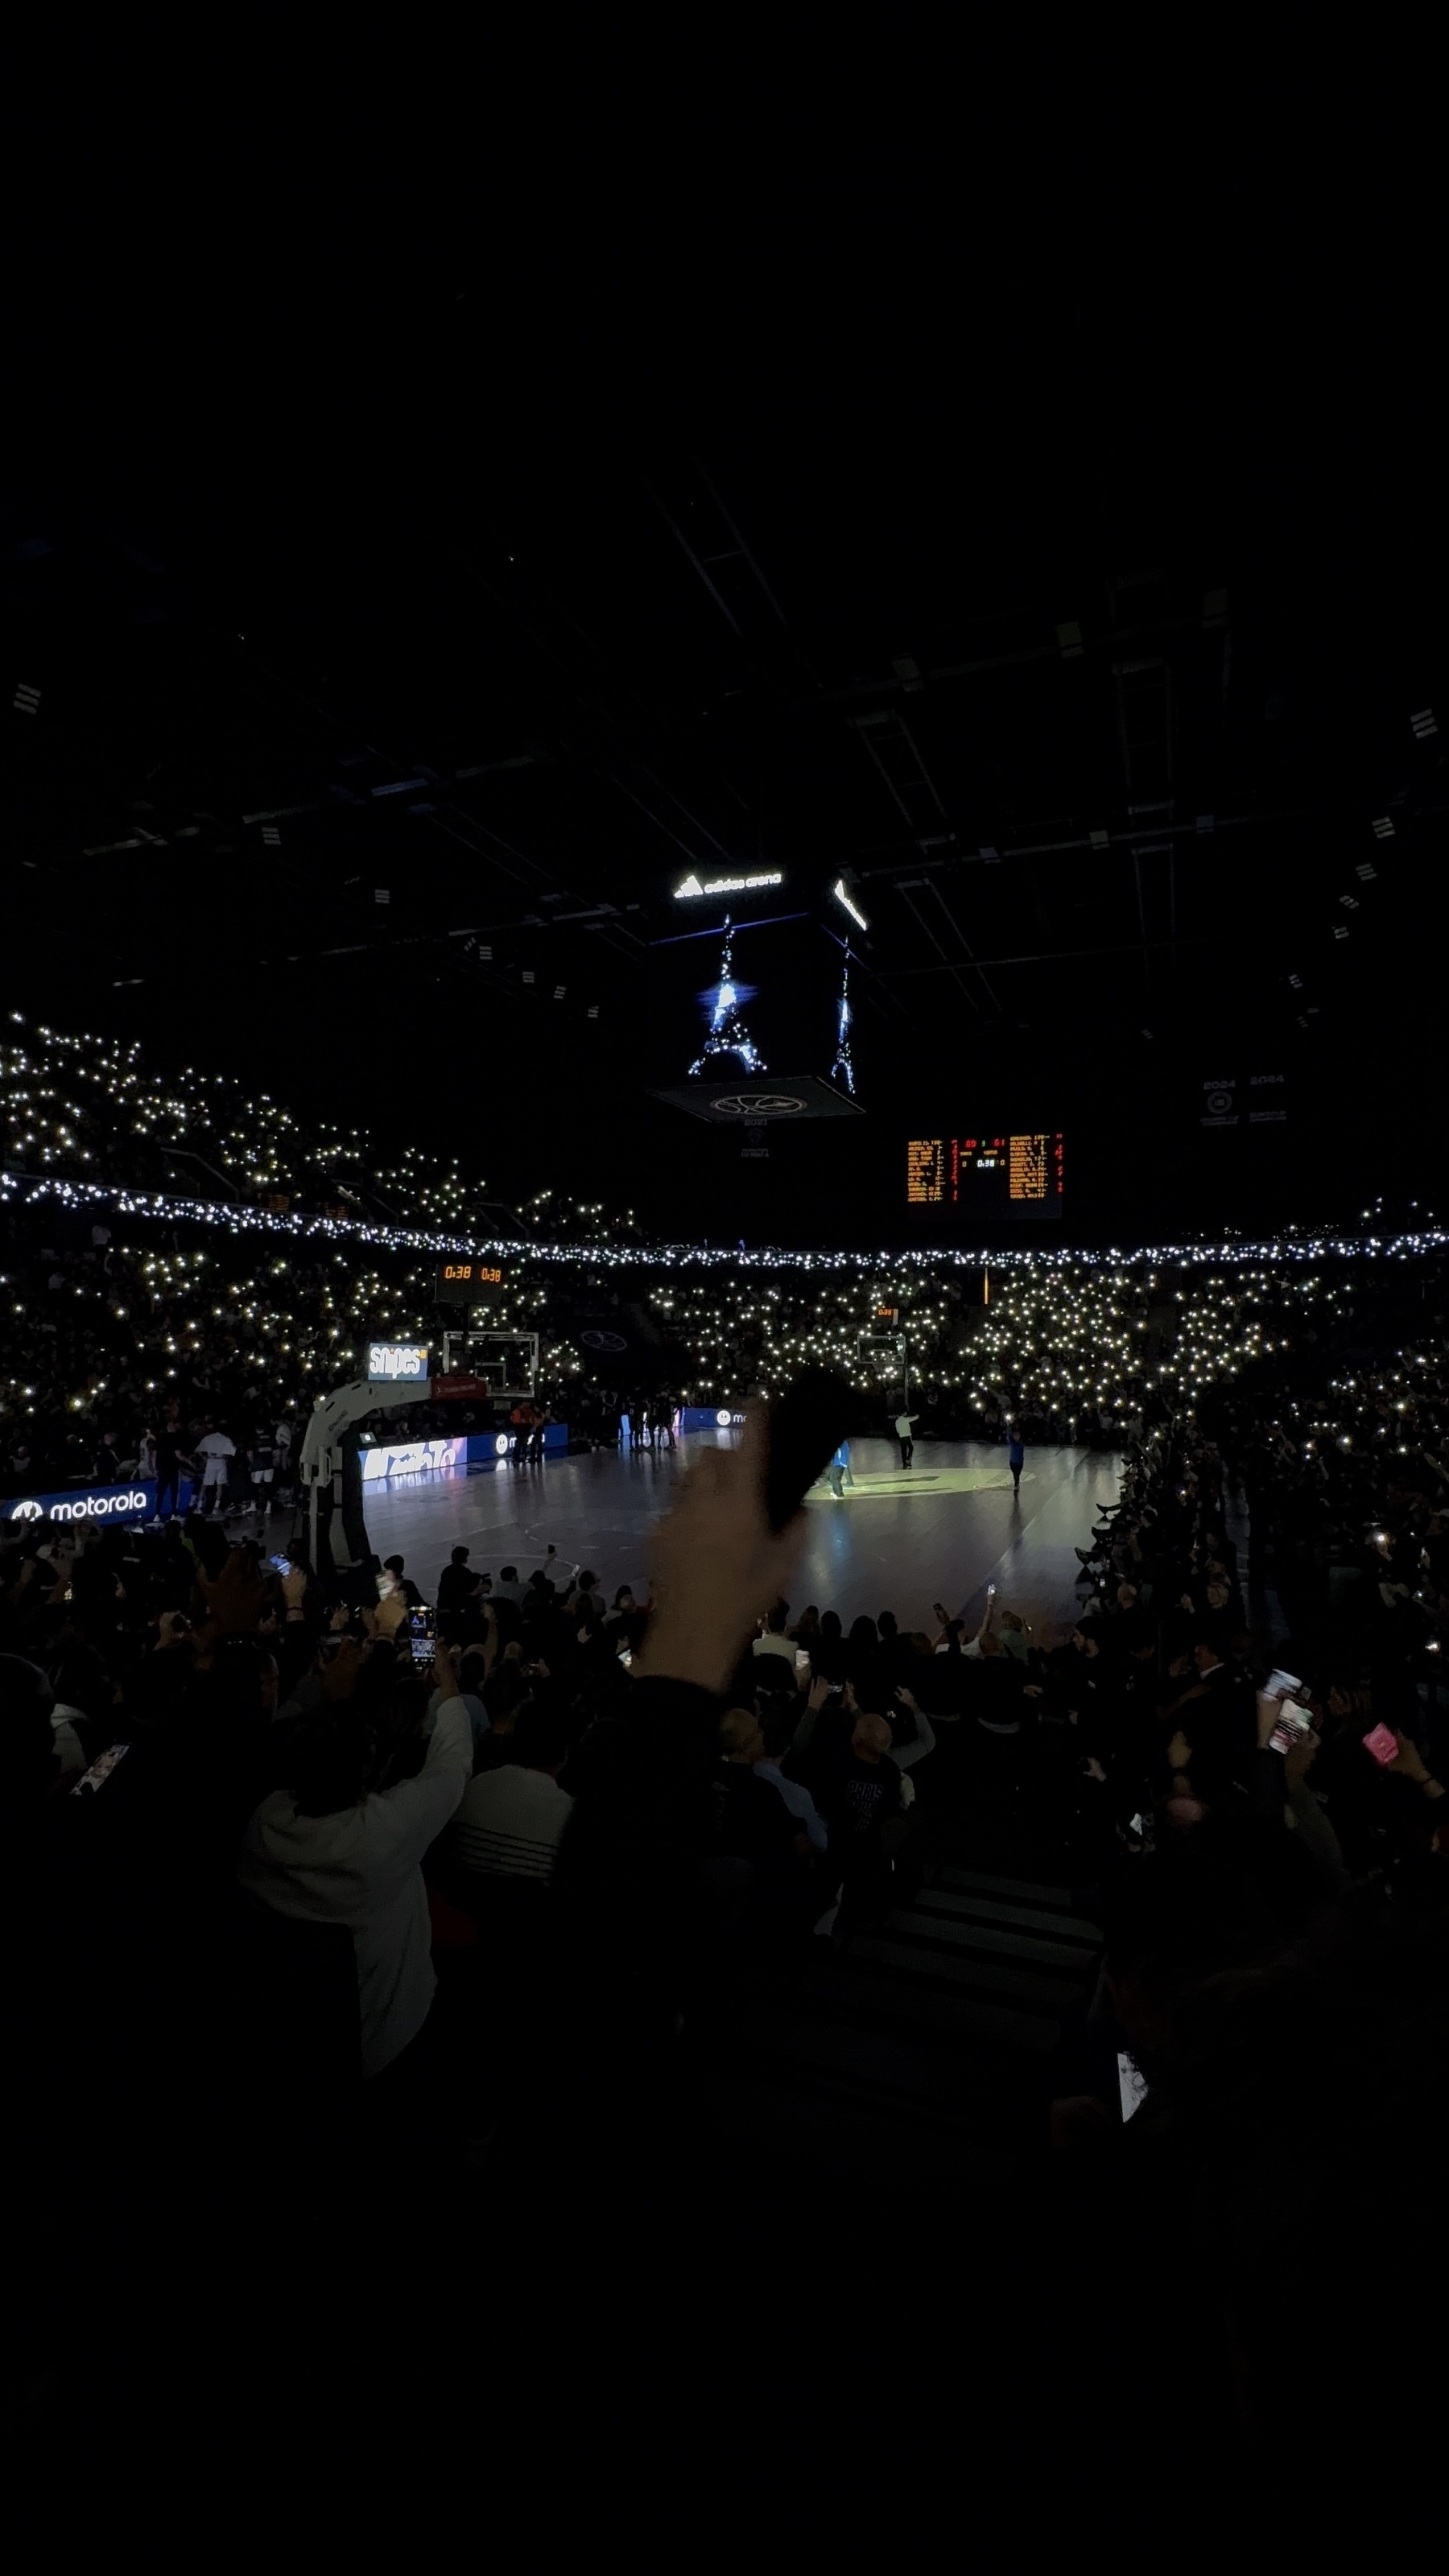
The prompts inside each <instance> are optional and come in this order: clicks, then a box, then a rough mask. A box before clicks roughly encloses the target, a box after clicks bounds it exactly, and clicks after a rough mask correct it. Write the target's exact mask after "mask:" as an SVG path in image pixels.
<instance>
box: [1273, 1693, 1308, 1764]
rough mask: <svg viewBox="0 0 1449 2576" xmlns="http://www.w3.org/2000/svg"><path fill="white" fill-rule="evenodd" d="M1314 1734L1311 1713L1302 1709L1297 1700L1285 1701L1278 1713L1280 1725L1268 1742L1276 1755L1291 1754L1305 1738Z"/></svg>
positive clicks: (1275, 1728)
mask: <svg viewBox="0 0 1449 2576" xmlns="http://www.w3.org/2000/svg"><path fill="white" fill-rule="evenodd" d="M1312 1732H1313V1719H1312V1717H1311V1715H1310V1713H1309V1711H1308V1710H1307V1709H1306V1708H1300V1707H1299V1706H1298V1703H1297V1701H1296V1700H1291V1699H1285V1700H1284V1702H1283V1704H1282V1706H1281V1708H1280V1709H1279V1711H1278V1723H1277V1725H1276V1726H1275V1727H1274V1729H1273V1732H1272V1734H1271V1735H1270V1736H1269V1738H1268V1741H1269V1743H1270V1744H1271V1745H1272V1747H1273V1750H1274V1752H1275V1753H1291V1752H1292V1750H1293V1747H1294V1745H1295V1744H1301V1743H1302V1741H1303V1738H1304V1736H1305V1735H1311V1734H1312Z"/></svg>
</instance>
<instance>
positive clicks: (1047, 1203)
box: [906, 1131, 1062, 1220]
mask: <svg viewBox="0 0 1449 2576" xmlns="http://www.w3.org/2000/svg"><path fill="white" fill-rule="evenodd" d="M906 1205H907V1206H908V1207H953V1208H960V1209H961V1210H962V1211H963V1213H964V1214H966V1215H968V1216H973V1217H982V1218H986V1217H1028V1218H1036V1219H1038V1220H1041V1219H1047V1220H1050V1219H1052V1218H1054V1217H1059V1216H1060V1215H1061V1213H1062V1138H1061V1134H1060V1131H1058V1132H1057V1133H1056V1134H1052V1133H1050V1132H1047V1133H1042V1134H1037V1135H1031V1136H985V1135H982V1136H912V1137H910V1138H909V1139H908V1141H907V1144H906Z"/></svg>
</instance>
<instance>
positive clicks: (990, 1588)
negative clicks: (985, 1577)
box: [986, 1583, 996, 1601]
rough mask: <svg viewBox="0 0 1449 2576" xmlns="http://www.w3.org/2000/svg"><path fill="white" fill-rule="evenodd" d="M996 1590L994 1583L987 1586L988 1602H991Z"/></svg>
mask: <svg viewBox="0 0 1449 2576" xmlns="http://www.w3.org/2000/svg"><path fill="white" fill-rule="evenodd" d="M995 1590H996V1586H995V1584H994V1583H988V1584H987V1586H986V1598H987V1600H988V1601H989V1600H991V1598H992V1596H993V1594H994V1593H995Z"/></svg>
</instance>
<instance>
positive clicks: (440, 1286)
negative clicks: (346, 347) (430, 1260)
mask: <svg viewBox="0 0 1449 2576" xmlns="http://www.w3.org/2000/svg"><path fill="white" fill-rule="evenodd" d="M502 1285H503V1273H502V1271H501V1270H500V1269H499V1268H497V1267H496V1265H494V1264H493V1263H490V1262H487V1261H440V1262H439V1264H438V1275H437V1280H436V1283H435V1289H434V1293H435V1295H436V1296H437V1298H438V1301H439V1303H440V1304H442V1305H448V1306H471V1305H472V1304H473V1302H474V1300H475V1298H478V1297H482V1296H484V1295H485V1294H486V1292H487V1291H488V1289H490V1288H501V1287H502Z"/></svg>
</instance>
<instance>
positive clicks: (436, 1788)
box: [237, 1604, 473, 2078]
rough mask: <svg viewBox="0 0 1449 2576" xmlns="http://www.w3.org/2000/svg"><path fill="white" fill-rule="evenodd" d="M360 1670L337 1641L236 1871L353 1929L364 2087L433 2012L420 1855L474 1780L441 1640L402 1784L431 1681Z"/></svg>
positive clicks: (278, 1898) (298, 1911) (288, 1907)
mask: <svg viewBox="0 0 1449 2576" xmlns="http://www.w3.org/2000/svg"><path fill="white" fill-rule="evenodd" d="M397 1606H398V1609H399V1612H400V1613H401V1604H398V1605H397ZM399 1624H400V1622H399ZM363 1670H364V1659H363V1650H362V1649H361V1648H360V1647H358V1646H356V1645H354V1644H353V1643H352V1641H351V1640H349V1639H344V1640H343V1641H342V1642H341V1644H340V1645H339V1646H338V1648H337V1650H336V1652H335V1653H334V1655H333V1656H332V1658H331V1660H330V1662H329V1663H328V1664H327V1665H326V1667H325V1669H324V1671H323V1673H322V1677H321V1678H322V1689H323V1698H322V1701H321V1703H320V1705H319V1706H318V1707H317V1708H316V1709H315V1710H314V1711H313V1712H311V1713H310V1714H309V1716H308V1717H307V1718H306V1719H305V1720H304V1722H303V1723H302V1724H301V1726H300V1727H299V1729H298V1731H297V1736H296V1739H295V1742H294V1744H293V1747H292V1762H291V1780H290V1785H289V1786H288V1787H287V1788H285V1789H279V1790H276V1791H274V1793H273V1794H272V1796H270V1797H269V1798H264V1799H263V1801H262V1803H261V1805H260V1806H259V1807H258V1808H257V1809H256V1811H255V1813H254V1814H253V1816H252V1818H251V1821H250V1823H249V1824H248V1826H247V1828H246V1831H245V1833H244V1835H243V1837H242V1852H241V1859H240V1862H239V1865H238V1871H237V1875H238V1878H239V1880H240V1883H241V1885H242V1886H243V1888H245V1889H246V1890H248V1892H249V1893H250V1894H251V1895H252V1896H254V1897H255V1898H257V1899H258V1901H259V1902H260V1903H261V1904H263V1905H267V1906H270V1907H271V1908H272V1909H273V1910H274V1911H275V1912H276V1913H278V1914H287V1915H291V1916H293V1917H295V1918H297V1919H298V1920H300V1921H303V1922H309V1923H343V1924H345V1925H346V1926H347V1928H348V1930H349V1931H350V1932H351V1934H352V1938H353V1946H354V1950H355V1953H356V1959H357V1995H358V2007H359V2013H360V2019H361V2046H362V2073H363V2075H364V2077H367V2078H371V2077H373V2076H377V2075H381V2074H382V2073H383V2072H384V2071H385V2070H386V2069H387V2068H388V2067H390V2066H392V2065H394V2064H395V2063H396V2061H397V2060H398V2059H399V2058H400V2057H401V2056H402V2054H403V2052H404V2050H406V2049H407V2048H409V2047H411V2045H412V2043H413V2042H414V2041H415V2040H416V2039H417V2038H418V2036H419V2034H420V2033H421V2031H422V2029H423V2025H424V2024H425V2022H426V2021H427V2018H428V2013H429V2010H430V2008H431V2005H432V2000H433V1993H434V1989H435V1987H436V1985H437V1978H436V1976H435V1974H434V1972H433V1964H432V1935H431V1930H430V1926H429V1918H428V1896H427V1889H426V1887H425V1886H424V1883H423V1872H422V1860H423V1854H424V1853H425V1852H426V1851H427V1849H428V1847H429V1845H430V1844H431V1843H432V1842H434V1841H435V1840H436V1839H437V1836H438V1835H439V1834H440V1833H441V1832H442V1830H443V1827H444V1826H445V1825H446V1824H447V1822H448V1820H449V1818H450V1817H451V1816H452V1815H453V1814H454V1812H455V1810H456V1808H457V1806H458V1803H459V1800H460V1799H461V1797H462V1795H463V1792H464V1789H465V1788H466V1787H467V1784H468V1782H469V1780H470V1779H471V1777H472V1773H473V1730H472V1728H471V1726H470V1725H469V1722H468V1715H467V1711H466V1710H465V1708H464V1706H463V1701H462V1697H461V1694H460V1692H459V1688H458V1674H457V1667H456V1665H455V1663H454V1661H453V1658H452V1655H451V1654H450V1652H449V1649H448V1648H447V1647H446V1646H443V1645H438V1646H437V1647H435V1649H434V1659H433V1676H434V1679H435V1682H436V1687H437V1690H438V1693H439V1699H438V1706H437V1715H436V1720H435V1723H434V1726H433V1731H432V1734H431V1736H430V1737H429V1739H428V1743H427V1750H426V1753H425V1755H424V1758H423V1762H422V1767H421V1768H420V1769H419V1770H417V1771H416V1772H415V1773H414V1774H413V1775H412V1776H405V1764H404V1761H403V1758H402V1757H403V1743H404V1738H405V1737H406V1736H407V1735H408V1731H409V1727H410V1726H411V1732H412V1734H413V1735H418V1734H420V1733H421V1730H422V1726H423V1723H424V1716H425V1711H426V1707H427V1699H428V1690H427V1683H426V1681H425V1679H424V1677H423V1676H422V1675H421V1674H420V1673H418V1674H415V1673H414V1671H413V1669H412V1666H411V1664H410V1663H407V1664H404V1665H403V1666H402V1667H401V1668H398V1667H393V1668H392V1669H391V1670H388V1669H387V1668H386V1667H385V1666H384V1665H382V1664H378V1665H377V1667H376V1678H375V1679H374V1678H373V1676H372V1674H371V1673H369V1675H368V1681H367V1683H366V1685H364V1684H363V1681H362V1675H363ZM413 1758H414V1759H415V1758H416V1755H415V1753H414V1755H413ZM400 1774H404V1776H399V1775H400Z"/></svg>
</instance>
